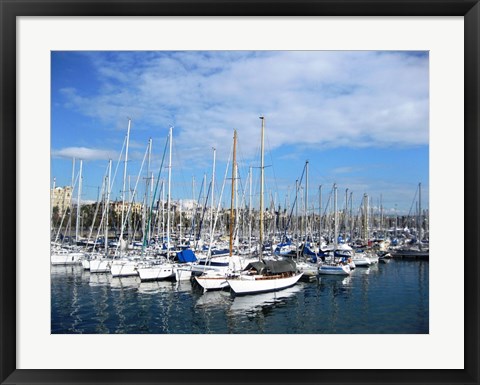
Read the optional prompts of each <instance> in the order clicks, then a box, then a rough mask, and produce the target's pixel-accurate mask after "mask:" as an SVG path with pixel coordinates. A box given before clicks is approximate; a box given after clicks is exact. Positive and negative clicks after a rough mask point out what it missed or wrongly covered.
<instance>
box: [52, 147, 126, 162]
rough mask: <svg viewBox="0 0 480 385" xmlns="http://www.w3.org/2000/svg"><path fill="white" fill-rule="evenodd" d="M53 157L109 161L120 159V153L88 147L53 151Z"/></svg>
mask: <svg viewBox="0 0 480 385" xmlns="http://www.w3.org/2000/svg"><path fill="white" fill-rule="evenodd" d="M52 157H54V158H67V159H72V158H75V159H83V160H109V159H116V158H118V153H116V152H115V151H110V150H100V149H94V148H86V147H67V148H62V149H60V150H52Z"/></svg>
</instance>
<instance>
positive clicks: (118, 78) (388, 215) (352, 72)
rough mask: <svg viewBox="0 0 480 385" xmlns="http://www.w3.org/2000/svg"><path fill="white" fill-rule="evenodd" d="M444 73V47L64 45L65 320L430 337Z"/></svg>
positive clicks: (57, 163)
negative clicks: (434, 50) (438, 73)
mask: <svg viewBox="0 0 480 385" xmlns="http://www.w3.org/2000/svg"><path fill="white" fill-rule="evenodd" d="M429 81H430V54H429V51H427V50H178V51H173V50H150V51H143V50H135V51H134V50H132V51H129V50H121V51H117V50H52V51H51V52H50V107H51V110H50V181H49V183H50V202H48V203H47V202H39V204H42V205H43V204H44V205H45V206H48V205H49V207H50V232H49V235H50V239H49V242H50V261H49V262H50V266H49V268H50V316H51V318H50V333H51V334H52V335H53V334H55V335H56V334H97V335H98V334H157V335H158V334H161V335H165V334H195V335H199V334H209V335H211V334H236V335H237V334H262V335H265V334H269V335H281V334H294V335H325V334H333V335H338V334H347V335H348V334H352V335H353V334H356V335H359V334H366V335H371V334H383V335H385V334H394V335H398V334H415V335H418V334H424V335H428V334H429V333H430V331H431V329H430V317H429V308H430V290H429V288H430V285H429V237H430V219H429V218H430V215H429V204H430V199H429V197H430V184H429V182H430V174H429V170H430V166H431V165H430V137H431V130H432V129H433V128H432V127H430V124H431V122H430V103H431V100H430V83H429ZM433 189H434V188H433V187H432V190H433ZM45 190H46V189H45ZM432 207H433V206H432ZM437 218H438V217H437ZM443 225H444V226H447V227H448V226H454V225H455V224H454V223H450V222H449V217H448V215H446V216H445V218H443ZM432 233H434V231H433V230H432ZM45 238H46V237H45ZM45 241H46V240H45ZM47 263H48V262H47Z"/></svg>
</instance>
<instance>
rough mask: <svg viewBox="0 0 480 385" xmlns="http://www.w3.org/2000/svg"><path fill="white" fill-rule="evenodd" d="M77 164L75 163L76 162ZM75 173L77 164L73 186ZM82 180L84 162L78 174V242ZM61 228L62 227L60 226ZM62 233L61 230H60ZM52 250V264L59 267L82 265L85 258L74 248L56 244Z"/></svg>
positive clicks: (77, 235) (77, 236)
mask: <svg viewBox="0 0 480 385" xmlns="http://www.w3.org/2000/svg"><path fill="white" fill-rule="evenodd" d="M74 162H75V161H74ZM74 173H75V163H74V166H73V171H72V186H73V185H74V183H73V175H74ZM81 180H82V160H80V170H79V174H78V183H79V187H78V198H77V223H76V231H75V232H76V240H77V241H78V238H79V218H80V216H79V208H80V194H81ZM60 226H61V225H60ZM59 232H60V229H59ZM52 246H53V247H52V249H51V252H50V263H51V264H52V265H54V266H57V265H77V264H81V263H82V260H83V259H84V258H85V254H84V253H83V252H81V251H78V250H76V249H73V248H67V247H59V246H58V245H56V242H54V244H53V245H52Z"/></svg>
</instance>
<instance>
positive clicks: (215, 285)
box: [195, 273, 228, 291]
mask: <svg viewBox="0 0 480 385" xmlns="http://www.w3.org/2000/svg"><path fill="white" fill-rule="evenodd" d="M195 281H197V283H198V284H199V285H200V286H201V287H202V288H203V291H209V290H222V289H224V288H226V287H228V282H227V277H226V275H225V274H215V273H213V274H204V275H201V276H199V277H195Z"/></svg>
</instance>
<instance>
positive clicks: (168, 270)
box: [138, 265, 175, 282]
mask: <svg viewBox="0 0 480 385" xmlns="http://www.w3.org/2000/svg"><path fill="white" fill-rule="evenodd" d="M138 275H139V276H140V279H141V280H142V282H144V281H159V280H163V279H173V278H175V272H174V271H173V266H172V265H158V266H149V267H140V268H138Z"/></svg>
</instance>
